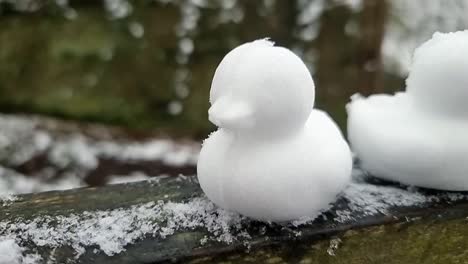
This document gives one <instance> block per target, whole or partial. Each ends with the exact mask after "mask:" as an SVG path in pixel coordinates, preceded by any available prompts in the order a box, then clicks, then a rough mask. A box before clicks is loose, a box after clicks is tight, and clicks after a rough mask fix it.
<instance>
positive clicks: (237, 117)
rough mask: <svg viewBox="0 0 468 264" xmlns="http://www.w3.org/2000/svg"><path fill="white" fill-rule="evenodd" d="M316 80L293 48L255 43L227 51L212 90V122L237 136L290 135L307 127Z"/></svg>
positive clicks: (263, 41) (209, 112)
mask: <svg viewBox="0 0 468 264" xmlns="http://www.w3.org/2000/svg"><path fill="white" fill-rule="evenodd" d="M314 95H315V88H314V82H313V80H312V77H311V75H310V73H309V71H308V69H307V67H306V66H305V64H304V63H303V62H302V60H301V59H300V58H299V57H298V56H296V55H295V54H294V53H293V52H291V51H290V50H288V49H286V48H283V47H276V46H274V44H273V42H271V41H268V40H266V39H264V40H257V41H253V42H249V43H245V44H243V45H241V46H239V47H237V48H235V49H233V50H232V51H231V52H229V53H228V54H227V55H226V56H225V57H224V59H223V60H222V61H221V63H220V64H219V66H218V68H217V69H216V72H215V74H214V77H213V82H212V84H211V91H210V102H211V105H212V106H211V108H210V109H209V111H208V114H209V119H210V121H211V122H212V123H214V124H215V125H217V126H218V127H221V128H224V129H227V130H231V131H233V132H236V133H248V134H257V135H260V136H267V135H279V134H284V133H286V134H287V133H290V132H293V131H294V130H297V129H299V128H300V127H302V126H304V124H305V122H306V121H307V118H308V117H309V115H310V112H311V111H312V108H313V106H314Z"/></svg>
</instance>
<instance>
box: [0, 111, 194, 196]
mask: <svg viewBox="0 0 468 264" xmlns="http://www.w3.org/2000/svg"><path fill="white" fill-rule="evenodd" d="M40 122H41V121H40V119H32V118H27V117H22V116H16V115H0V124H1V126H0V164H1V165H0V197H1V196H7V195H11V194H21V193H30V192H41V191H48V190H61V189H70V188H77V187H82V186H86V185H87V184H86V181H85V180H86V177H88V176H89V174H90V173H91V172H93V171H94V170H96V169H97V168H98V167H99V165H100V162H101V160H103V159H106V160H113V161H114V163H116V164H131V165H132V166H133V167H134V168H133V169H134V170H133V169H132V168H130V169H128V170H130V171H128V170H127V171H126V172H127V173H126V174H124V175H122V174H120V173H118V174H116V175H109V176H108V177H107V178H106V179H105V182H107V183H117V182H126V181H135V180H144V179H148V178H150V177H152V176H159V174H158V175H147V174H146V173H144V172H142V171H138V166H136V165H135V164H138V163H147V164H149V165H147V166H152V164H154V166H163V167H164V168H171V169H173V170H175V171H177V168H180V167H184V166H185V167H193V168H194V167H195V165H196V162H197V158H198V152H199V150H200V144H199V143H198V142H190V141H180V142H179V141H174V140H170V139H161V138H155V139H147V140H143V141H131V140H126V141H122V140H97V139H93V138H91V137H88V136H85V135H84V134H82V133H60V134H58V133H53V132H51V131H48V130H46V129H43V128H40ZM164 168H163V169H161V170H160V173H161V174H165V171H164ZM110 169H111V170H112V168H110ZM132 170H133V171H132ZM171 172H173V171H171ZM98 176H99V175H98ZM103 176H104V175H103Z"/></svg>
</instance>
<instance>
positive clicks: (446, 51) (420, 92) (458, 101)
mask: <svg viewBox="0 0 468 264" xmlns="http://www.w3.org/2000/svg"><path fill="white" fill-rule="evenodd" d="M406 84H407V92H408V93H409V95H410V96H411V97H412V98H413V101H414V102H415V104H416V105H417V106H418V107H421V108H422V109H424V110H426V111H430V112H436V113H440V114H443V115H450V116H454V117H465V118H468V104H467V99H468V30H465V31H459V32H454V33H445V34H444V33H435V34H434V35H433V36H432V38H431V39H430V40H429V41H427V42H426V43H424V44H423V45H421V46H420V47H419V48H418V49H416V51H415V54H414V57H413V64H412V66H411V69H410V74H409V77H408V79H407V80H406Z"/></svg>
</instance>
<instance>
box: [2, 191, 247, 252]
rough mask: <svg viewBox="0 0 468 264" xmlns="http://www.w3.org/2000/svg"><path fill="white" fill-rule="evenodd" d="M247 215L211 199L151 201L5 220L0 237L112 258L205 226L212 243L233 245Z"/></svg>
mask: <svg viewBox="0 0 468 264" xmlns="http://www.w3.org/2000/svg"><path fill="white" fill-rule="evenodd" d="M242 220H243V217H241V216H239V215H237V214H234V213H231V212H228V211H224V210H222V209H219V208H217V207H215V206H214V205H213V204H212V203H211V202H210V201H209V200H207V199H206V198H194V199H192V200H190V201H188V202H186V203H174V202H166V203H164V202H162V201H159V202H150V203H146V204H139V205H135V206H132V207H130V208H128V209H116V210H111V211H96V212H84V213H82V214H80V215H74V214H72V215H69V216H57V217H51V216H45V217H39V218H36V219H34V220H32V221H24V220H23V221H21V220H19V221H12V222H0V230H1V231H0V237H16V238H17V239H19V240H22V241H27V240H28V241H32V242H33V243H34V244H35V245H36V246H49V247H52V248H54V247H60V246H63V245H69V246H71V247H73V249H74V250H75V253H76V256H77V257H78V256H79V255H80V254H81V253H83V252H84V247H86V246H96V247H98V248H99V250H101V251H103V252H104V253H105V254H107V255H110V256H112V255H114V254H117V253H120V252H122V251H124V250H125V246H127V245H128V244H131V243H133V242H135V241H136V240H138V239H141V238H143V237H145V236H147V235H151V236H154V237H160V238H166V237H167V236H170V235H172V234H174V232H176V231H177V230H182V229H195V228H205V229H207V230H208V231H209V233H210V234H211V236H210V237H209V238H208V239H210V240H215V241H219V242H224V243H232V242H233V241H235V240H236V239H237V238H236V236H235V235H234V233H235V232H236V231H238V230H240V228H241V221H242Z"/></svg>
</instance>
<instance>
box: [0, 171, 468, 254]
mask: <svg viewBox="0 0 468 264" xmlns="http://www.w3.org/2000/svg"><path fill="white" fill-rule="evenodd" d="M380 184H388V183H380ZM429 194H430V195H439V194H440V193H437V192H435V193H434V192H430V193H428V195H429ZM200 195H201V190H200V188H199V186H198V183H197V182H196V181H194V180H183V181H181V180H180V179H177V178H174V177H169V178H164V179H161V180H160V182H159V183H157V184H156V183H151V182H139V183H131V184H120V185H113V186H105V187H100V188H82V189H75V190H68V191H53V192H45V193H38V194H28V195H22V196H20V197H19V200H18V201H16V202H13V203H11V204H10V205H8V206H4V207H2V208H1V209H0V210H1V212H2V214H1V215H0V221H6V220H14V219H18V218H19V217H21V218H23V219H33V218H35V217H38V216H44V215H52V216H56V215H68V214H71V213H75V214H79V213H80V212H83V211H94V210H110V209H115V208H126V207H129V206H131V205H135V204H140V203H146V202H149V201H160V200H161V201H169V200H170V201H174V202H180V201H185V200H188V199H190V198H191V197H197V196H200ZM343 208H347V201H346V200H345V199H340V200H339V201H338V202H337V203H336V205H335V206H334V207H333V208H332V209H331V210H330V211H329V212H327V213H326V215H327V218H328V219H334V216H335V212H336V210H337V209H343ZM361 214H362V213H361V212H359V211H356V212H353V217H356V218H358V219H359V220H358V221H350V222H346V223H340V222H336V221H334V220H324V219H322V218H320V219H318V220H316V221H315V222H314V223H313V224H308V225H304V226H301V227H298V228H296V227H293V226H280V225H269V224H264V223H259V222H253V221H249V222H248V223H246V225H247V226H246V230H247V231H248V233H249V234H250V236H251V237H252V239H250V240H249V242H248V247H249V251H247V248H246V245H245V244H244V243H243V242H242V241H239V242H234V243H232V244H223V243H214V242H208V243H207V244H204V245H201V244H200V239H202V238H203V237H205V236H206V235H209V233H208V231H207V230H204V229H197V230H186V231H179V232H177V233H176V234H174V235H172V236H170V237H168V238H166V239H161V238H156V237H147V238H145V239H143V240H140V241H137V242H136V243H135V244H132V245H130V246H127V248H126V251H125V252H122V253H121V254H118V255H116V256H112V257H109V256H107V255H105V254H104V253H97V254H96V253H95V252H93V248H87V250H86V252H85V253H84V254H83V255H82V256H81V257H80V258H79V259H78V262H80V263H159V262H168V261H169V262H172V261H175V262H186V261H194V262H196V263H212V262H219V261H230V262H232V263H245V262H248V261H251V260H252V261H254V262H256V263H262V262H269V261H270V262H271V263H276V262H275V261H277V262H278V263H287V262H300V261H303V262H302V263H316V261H319V262H320V263H346V262H343V260H340V258H339V257H337V258H335V260H336V262H335V261H334V259H333V258H330V255H329V254H324V252H325V253H326V250H327V246H326V245H328V244H329V243H330V241H329V239H330V238H333V237H340V238H341V239H342V240H343V241H350V242H349V243H346V242H343V245H342V246H341V247H342V250H343V252H347V253H346V256H347V258H348V259H354V262H349V263H359V262H358V261H361V260H363V259H362V258H359V257H358V256H356V255H352V252H356V254H358V252H359V254H364V251H365V249H363V248H361V247H362V246H363V245H366V246H367V247H369V246H375V244H376V242H373V243H372V245H368V244H366V243H368V242H366V241H368V237H369V236H370V237H376V236H378V237H380V240H381V241H380V242H379V243H380V244H379V245H380V249H382V250H383V249H384V248H385V247H386V245H387V244H388V246H389V247H390V246H391V247H392V250H394V251H391V250H389V251H386V250H385V252H383V251H382V252H380V253H379V252H366V253H365V254H368V255H366V258H367V257H368V259H367V260H368V261H367V262H366V263H377V262H374V261H376V260H378V259H380V258H379V257H378V254H384V253H385V254H384V255H386V256H387V257H390V256H388V255H389V254H390V253H391V252H395V253H394V254H397V253H398V252H399V253H398V254H401V252H400V251H398V252H397V251H396V250H397V245H399V244H398V243H397V241H395V239H396V238H398V232H402V234H403V233H404V232H410V231H411V232H412V233H411V234H413V235H411V234H406V235H407V237H405V239H409V240H414V241H413V242H414V243H417V242H418V241H420V240H421V239H423V238H422V237H421V236H423V235H424V234H425V231H424V230H429V229H430V230H433V233H434V234H433V236H435V235H436V234H439V233H440V232H447V235H451V236H452V237H453V238H454V239H452V240H451V237H450V236H449V237H447V238H444V243H446V245H447V246H446V247H445V249H444V248H442V249H438V250H440V252H437V254H442V255H443V256H445V255H447V254H452V255H454V252H455V253H457V252H458V253H460V252H461V253H460V254H461V255H460V254H458V255H456V254H455V255H454V257H457V258H458V257H460V256H464V255H463V254H465V253H467V254H468V252H466V248H467V247H462V246H461V244H460V243H465V244H466V243H468V240H467V239H463V238H461V240H460V237H459V236H454V235H453V234H452V233H454V232H455V233H459V232H464V234H467V232H466V231H468V225H465V224H462V223H465V222H466V217H468V200H466V199H461V200H459V201H457V202H444V201H439V202H434V203H428V204H424V205H422V206H417V207H402V208H393V209H391V210H390V212H389V214H387V215H384V214H376V215H372V216H362V215H361ZM162 220H164V219H162ZM431 228H432V229H431ZM444 230H445V231H444ZM0 231H1V230H0ZM299 233H300V235H299V236H298V235H297V234H299ZM449 233H450V234H449ZM414 234H416V235H414ZM431 234H432V233H431ZM426 235H428V234H426ZM438 239H441V238H438ZM351 242H352V243H351ZM392 243H393V244H392ZM405 243H409V241H406V242H405ZM415 245H416V244H415ZM463 245H464V244H463ZM426 246H427V245H425V246H420V247H419V248H416V249H418V250H419V251H418V252H419V253H421V252H422V251H423V250H424V248H425V247H426ZM353 247H356V248H353ZM299 249H300V250H301V251H300V252H299V251H297V250H299ZM416 249H413V251H414V252H415V250H416ZM40 250H41V252H42V253H44V251H47V250H49V251H50V249H47V248H41V249H40ZM295 250H296V251H297V252H296V251H295ZM338 250H339V249H338ZM375 250H377V249H375ZM402 250H403V249H402ZM444 250H445V251H444ZM413 251H411V252H412V253H414V252H413ZM459 251H460V252H459ZM49 253H50V252H49ZM369 254H370V256H369ZM372 254H377V255H376V257H374V258H373V257H372V256H371V255H372ZM408 254H409V253H408ZM421 254H423V253H421ZM430 254H432V255H434V254H435V253H434V252H431V253H430ZM45 255H47V252H45ZM54 255H55V257H56V259H57V260H62V261H65V260H66V259H69V258H70V257H71V256H72V255H73V251H72V250H71V249H70V248H67V247H62V248H59V249H57V250H55V252H54ZM343 256H345V255H344V254H343ZM418 256H419V255H418ZM447 259H448V258H444V260H446V261H449V260H450V259H448V260H447ZM309 260H313V262H310V261H309ZM338 260H340V261H338ZM405 260H408V256H407V258H406V259H405ZM388 263H397V262H388ZM401 263H404V262H401ZM421 263H422V262H421ZM425 263H430V262H425ZM431 263H432V262H431ZM433 263H438V262H433ZM445 263H450V262H445Z"/></svg>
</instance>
